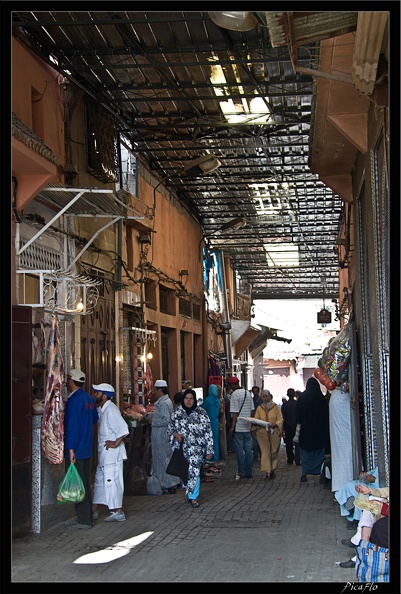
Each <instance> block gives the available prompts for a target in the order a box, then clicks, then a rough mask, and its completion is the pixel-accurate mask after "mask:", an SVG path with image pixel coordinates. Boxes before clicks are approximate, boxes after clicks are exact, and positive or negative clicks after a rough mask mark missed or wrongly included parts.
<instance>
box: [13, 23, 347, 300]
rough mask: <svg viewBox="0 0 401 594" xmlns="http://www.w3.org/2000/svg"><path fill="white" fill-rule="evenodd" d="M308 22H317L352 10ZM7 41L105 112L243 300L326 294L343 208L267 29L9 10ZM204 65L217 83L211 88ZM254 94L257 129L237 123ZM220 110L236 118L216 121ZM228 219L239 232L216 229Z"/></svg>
mask: <svg viewBox="0 0 401 594" xmlns="http://www.w3.org/2000/svg"><path fill="white" fill-rule="evenodd" d="M269 14H270V13H266V15H269ZM279 14H282V13H273V15H279ZM294 14H302V13H294ZM313 14H314V13H309V15H310V17H309V20H308V19H307V23H309V25H308V26H309V27H310V28H311V27H312V24H313V23H314V21H313V20H312V15H313ZM319 14H320V17H319V19H320V20H319V19H318V21H317V22H318V23H319V24H320V26H323V24H324V23H325V22H326V23H329V21H330V19H336V23H337V21H338V19H339V18H340V19H341V18H342V19H343V21H342V23H341V24H345V22H346V21H345V19H346V15H350V14H353V13H319ZM341 15H343V16H342V17H341ZM276 18H277V21H278V20H279V17H278V16H277V17H276ZM317 18H318V17H316V19H317ZM347 18H348V17H347ZM349 18H351V17H349ZM301 24H302V23H301V21H300V22H299V24H298V23H297V27H298V26H299V27H301ZM273 25H274V22H273ZM277 26H279V25H277ZM302 26H303V25H302ZM336 26H337V25H336ZM314 31H315V30H314V29H313V32H314ZM305 32H307V29H306V31H305ZM13 33H14V34H15V35H16V36H18V38H19V39H20V40H21V41H23V42H24V43H27V44H28V45H29V47H30V48H31V49H32V50H33V51H36V52H37V53H38V54H39V55H40V56H41V57H42V58H43V59H45V60H47V61H48V63H49V64H51V66H52V67H53V68H54V67H56V68H57V69H58V70H59V71H60V73H61V74H62V75H63V76H65V77H66V78H67V79H69V80H71V81H72V82H74V83H76V84H77V85H78V86H79V87H80V88H81V89H82V90H84V91H85V92H86V93H87V94H88V95H89V96H90V97H92V98H93V99H95V100H96V101H98V102H99V103H100V104H101V108H102V109H104V110H107V112H108V113H109V114H112V115H113V117H114V119H115V123H116V129H117V130H118V133H119V134H121V135H122V136H124V139H125V140H126V141H127V143H128V144H130V145H131V147H132V149H133V152H134V154H135V155H136V156H137V158H138V162H139V164H140V165H141V163H146V165H147V166H148V167H149V168H150V170H151V172H152V173H153V174H154V175H155V177H156V178H157V179H160V180H162V179H164V180H165V182H164V183H165V185H166V186H167V188H168V190H169V191H171V192H172V193H174V194H175V195H176V196H177V198H178V199H179V200H180V202H181V203H182V204H183V205H184V206H185V208H187V209H188V210H189V211H190V212H191V214H192V215H193V216H195V217H196V218H197V220H198V221H199V222H200V224H201V226H202V228H203V230H204V234H205V235H206V236H208V237H211V239H210V242H211V243H212V245H213V247H216V248H221V249H223V250H224V253H225V254H226V255H227V256H229V257H230V258H231V260H232V264H233V267H234V268H235V270H236V273H237V275H238V277H239V278H240V279H241V280H243V281H246V282H248V283H249V284H250V285H251V287H252V295H253V297H254V298H256V299H258V298H273V299H274V298H305V297H322V296H324V295H325V296H326V297H337V298H338V290H339V289H338V260H339V257H338V251H337V250H336V239H337V236H338V229H339V222H340V217H341V213H342V209H343V203H342V200H341V199H340V198H339V196H338V195H336V194H335V193H334V192H333V191H332V190H331V189H330V188H329V187H327V186H326V185H325V184H324V183H323V182H322V181H320V180H319V178H318V176H317V175H315V174H313V173H312V172H311V170H310V167H309V164H308V156H309V135H310V129H311V118H312V109H313V107H312V103H313V96H314V93H315V82H314V80H313V79H312V77H311V76H309V75H308V74H300V73H297V72H294V68H293V64H292V55H291V54H290V53H289V51H288V48H286V47H274V44H273V43H272V42H271V40H270V39H269V29H268V27H266V26H262V25H259V26H257V27H255V28H254V29H252V30H250V31H246V32H241V31H231V30H224V29H222V28H220V27H218V26H217V25H216V24H215V23H214V22H213V21H212V20H211V19H210V17H209V16H208V14H207V13H206V12H190V11H189V12H181V11H168V12H130V11H124V12H119V11H116V12H114V11H113V12H96V11H93V12H84V11H77V12H72V11H68V12H63V11H51V12H43V11H33V12H28V11H27V12H13ZM299 35H300V37H299V38H300V39H301V35H302V39H303V40H304V37H303V35H304V29H302V28H301V29H300V32H299ZM273 39H274V36H273ZM314 55H315V47H314V44H313V43H311V44H303V45H302V46H300V47H299V48H298V50H297V60H298V63H299V64H301V65H305V66H307V67H310V62H311V58H312V59H313V57H314ZM213 68H215V69H220V70H221V73H222V75H224V82H220V83H219V84H216V83H213V82H212V80H211V75H212V71H213ZM256 98H257V99H259V100H260V101H261V102H262V104H263V105H266V104H267V105H268V107H269V110H270V112H271V118H270V120H268V121H264V122H263V123H258V124H255V123H254V122H252V121H250V120H249V118H248V116H249V115H251V114H250V102H251V101H253V100H254V99H256ZM223 101H224V102H229V103H230V105H231V106H232V112H233V113H235V115H237V116H240V118H242V120H241V119H238V120H237V122H235V123H233V122H230V121H228V119H227V117H226V116H225V115H224V112H223V109H222V103H223ZM259 110H261V108H259ZM260 115H261V113H258V114H256V115H255V114H254V115H253V119H255V118H257V117H258V116H260ZM209 153H213V154H214V155H216V156H217V158H218V159H219V160H220V161H221V166H220V168H219V169H217V170H216V171H214V172H213V173H212V174H209V175H207V176H204V177H202V178H200V177H198V178H190V177H186V178H185V177H183V176H179V175H175V174H176V173H177V172H178V171H182V170H183V168H184V167H185V165H187V164H188V163H189V162H190V161H191V160H192V159H194V158H196V157H198V156H200V155H205V154H209ZM50 194H51V195H50ZM50 194H49V192H47V194H46V195H45V194H44V193H43V192H42V193H41V195H42V196H44V197H46V198H47V199H50V198H51V200H52V201H54V200H58V201H59V202H60V206H61V205H63V204H66V202H67V196H65V197H63V196H61V197H60V196H59V197H58V198H56V196H55V193H50ZM105 201H107V205H106V204H104V205H103V202H105ZM110 202H112V200H109V199H108V198H105V197H104V196H99V195H96V194H95V193H93V192H92V193H91V194H90V195H89V194H87V195H85V197H84V199H83V200H80V201H79V204H77V205H75V206H74V209H75V212H85V213H91V214H95V213H96V212H99V211H100V212H106V210H107V211H108V212H112V213H115V214H117V212H122V211H120V210H119V207H118V206H117V205H116V204H112V205H110V204H109V203H110ZM110 209H111V210H110ZM72 212H74V210H72ZM327 213H330V216H327ZM237 217H245V218H246V220H247V224H246V226H245V227H243V228H242V229H239V230H236V231H234V230H229V229H227V230H226V231H224V233H223V232H220V231H219V230H220V228H221V226H222V225H223V224H225V223H227V222H229V221H230V220H232V219H233V218H237ZM290 249H291V250H292V252H291V253H292V258H290V257H289V253H290V252H289V250H290ZM295 254H296V258H295ZM322 272H324V275H325V278H326V284H325V286H323V285H322V282H321V275H322Z"/></svg>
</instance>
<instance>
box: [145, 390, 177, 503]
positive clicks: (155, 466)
mask: <svg viewBox="0 0 401 594" xmlns="http://www.w3.org/2000/svg"><path fill="white" fill-rule="evenodd" d="M155 397H156V402H155V412H154V413H149V414H148V418H149V422H150V423H151V426H152V429H151V449H152V468H151V474H154V475H156V476H157V478H158V479H159V482H160V485H161V487H162V493H163V495H166V494H172V495H174V494H175V493H176V486H177V485H179V484H180V478H179V477H178V476H172V475H170V474H167V473H166V468H167V465H168V463H169V462H170V458H171V446H170V441H169V438H168V435H167V427H168V424H169V423H170V420H171V415H172V414H173V403H172V402H171V399H170V396H169V395H168V387H167V382H166V381H165V380H162V379H158V380H156V381H155ZM181 406H182V405H181ZM178 410H179V408H178Z"/></svg>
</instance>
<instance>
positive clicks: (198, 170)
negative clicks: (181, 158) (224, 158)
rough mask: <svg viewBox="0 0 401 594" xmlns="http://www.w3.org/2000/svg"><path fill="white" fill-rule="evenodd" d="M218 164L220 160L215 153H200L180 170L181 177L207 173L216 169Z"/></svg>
mask: <svg viewBox="0 0 401 594" xmlns="http://www.w3.org/2000/svg"><path fill="white" fill-rule="evenodd" d="M220 165H221V161H220V160H219V159H218V158H217V157H216V156H215V155H212V154H208V155H202V156H201V157H197V158H196V159H193V160H192V161H190V162H189V163H187V164H186V165H184V168H183V170H182V172H183V177H194V176H195V177H196V176H198V175H206V174H207V173H212V171H215V170H216V169H218V168H219V167H220Z"/></svg>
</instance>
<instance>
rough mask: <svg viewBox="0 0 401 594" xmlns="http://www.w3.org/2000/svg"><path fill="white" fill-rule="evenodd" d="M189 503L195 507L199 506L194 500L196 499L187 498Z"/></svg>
mask: <svg viewBox="0 0 401 594" xmlns="http://www.w3.org/2000/svg"><path fill="white" fill-rule="evenodd" d="M189 502H190V504H191V505H192V507H193V508H194V509H195V508H196V507H199V503H198V502H197V501H196V499H190V500H189Z"/></svg>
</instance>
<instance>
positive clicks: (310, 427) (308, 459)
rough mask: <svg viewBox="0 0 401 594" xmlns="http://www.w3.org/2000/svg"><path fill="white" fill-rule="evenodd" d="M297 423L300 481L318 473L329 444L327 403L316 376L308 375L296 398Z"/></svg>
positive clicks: (304, 480)
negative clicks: (300, 464) (303, 388)
mask: <svg viewBox="0 0 401 594" xmlns="http://www.w3.org/2000/svg"><path fill="white" fill-rule="evenodd" d="M297 423H299V424H300V426H301V428H300V432H299V453H300V455H301V462H302V476H301V482H303V483H304V482H306V481H307V480H308V479H307V475H308V474H318V475H320V472H321V467H322V464H323V462H324V460H325V455H326V451H327V449H328V444H329V441H330V440H329V405H328V402H327V400H326V398H325V397H324V395H323V393H322V392H321V390H320V386H319V382H318V380H317V379H316V378H314V377H310V378H309V379H308V381H307V382H306V389H305V390H304V392H302V394H301V395H300V397H299V399H298V400H297Z"/></svg>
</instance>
